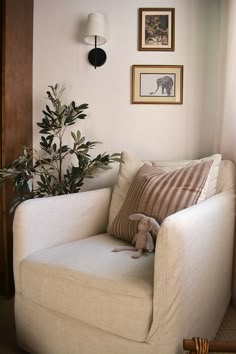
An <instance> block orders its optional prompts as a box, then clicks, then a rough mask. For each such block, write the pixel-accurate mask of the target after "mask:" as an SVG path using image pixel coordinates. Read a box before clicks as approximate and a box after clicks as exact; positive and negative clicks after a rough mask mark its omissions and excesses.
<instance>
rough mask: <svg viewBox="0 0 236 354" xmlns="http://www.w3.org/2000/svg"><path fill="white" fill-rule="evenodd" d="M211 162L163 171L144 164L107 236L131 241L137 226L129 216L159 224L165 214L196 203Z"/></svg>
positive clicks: (167, 214)
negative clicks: (146, 217)
mask: <svg viewBox="0 0 236 354" xmlns="http://www.w3.org/2000/svg"><path fill="white" fill-rule="evenodd" d="M212 163H213V161H207V162H200V163H198V164H196V165H193V166H188V167H184V168H182V169H178V170H174V171H171V172H165V171H163V170H161V169H160V168H158V167H153V166H148V165H146V164H144V165H143V166H142V167H141V168H140V169H139V171H138V172H137V174H136V176H135V177H134V179H133V181H132V182H131V185H130V188H129V190H128V192H127V195H126V198H125V201H124V203H123V205H122V207H121V209H120V211H119V213H118V215H117V216H116V218H115V220H114V222H113V224H112V225H111V234H112V235H114V236H116V237H118V238H121V239H124V240H126V241H132V239H133V237H134V235H135V232H136V230H137V223H134V222H133V221H131V220H129V215H131V214H133V213H142V214H145V215H148V216H151V217H153V218H154V219H156V220H157V221H158V222H159V223H160V224H161V223H162V221H163V220H164V219H165V218H166V217H167V216H169V215H171V214H174V213H175V212H177V211H180V210H182V209H185V208H187V207H190V206H191V205H194V204H196V203H197V202H198V199H199V197H200V195H201V192H202V189H203V187H204V185H205V183H206V181H207V178H208V174H209V171H210V169H211V166H212Z"/></svg>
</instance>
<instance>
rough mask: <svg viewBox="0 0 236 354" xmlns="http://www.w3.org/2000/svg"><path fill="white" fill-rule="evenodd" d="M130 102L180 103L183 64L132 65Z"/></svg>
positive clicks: (181, 100)
mask: <svg viewBox="0 0 236 354" xmlns="http://www.w3.org/2000/svg"><path fill="white" fill-rule="evenodd" d="M132 103H156V104H163V103H164V104H182V103H183V65H133V66H132Z"/></svg>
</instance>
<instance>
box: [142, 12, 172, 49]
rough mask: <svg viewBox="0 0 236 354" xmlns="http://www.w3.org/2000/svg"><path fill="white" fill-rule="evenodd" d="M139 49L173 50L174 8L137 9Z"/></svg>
mask: <svg viewBox="0 0 236 354" xmlns="http://www.w3.org/2000/svg"><path fill="white" fill-rule="evenodd" d="M138 49H139V50H147V51H148V50H150V51H155V50H156V51H174V50H175V9H174V8H146V7H145V8H140V9H139V43H138Z"/></svg>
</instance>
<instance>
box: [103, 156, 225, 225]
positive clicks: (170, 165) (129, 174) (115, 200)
mask: <svg viewBox="0 0 236 354" xmlns="http://www.w3.org/2000/svg"><path fill="white" fill-rule="evenodd" d="M210 160H213V164H212V167H211V171H210V173H209V176H208V180H207V182H206V184H205V187H204V188H203V191H202V194H201V196H200V198H199V202H200V201H202V200H204V199H206V198H209V197H211V196H212V195H214V194H215V192H216V185H217V177H218V172H219V165H220V162H221V155H220V154H214V155H212V156H209V157H205V158H202V159H197V160H181V161H158V160H157V161H142V160H139V159H137V158H136V157H134V156H132V155H131V154H129V153H127V152H122V161H123V163H121V164H120V169H119V173H118V177H117V182H116V184H115V186H114V188H113V193H112V199H111V205H110V210H109V222H108V228H107V230H108V231H110V226H111V224H112V222H113V221H114V219H115V217H116V215H117V214H118V212H119V210H120V208H121V206H122V204H123V202H124V200H125V197H126V194H127V192H128V189H129V187H130V184H131V182H132V180H133V178H134V176H135V175H136V173H137V172H138V170H139V168H140V167H142V166H143V165H144V163H145V164H147V165H150V166H156V167H160V168H161V169H163V170H164V171H166V172H169V171H173V170H176V169H179V168H183V167H186V166H191V165H196V164H197V163H199V162H204V161H210Z"/></svg>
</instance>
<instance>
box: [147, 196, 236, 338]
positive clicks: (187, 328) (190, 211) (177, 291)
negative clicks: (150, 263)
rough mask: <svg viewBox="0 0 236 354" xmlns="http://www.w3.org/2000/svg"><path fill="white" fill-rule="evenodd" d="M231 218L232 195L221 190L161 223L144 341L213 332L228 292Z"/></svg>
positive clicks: (208, 334) (210, 335)
mask: <svg viewBox="0 0 236 354" xmlns="http://www.w3.org/2000/svg"><path fill="white" fill-rule="evenodd" d="M234 218H235V196H234V193H233V192H223V193H219V194H217V195H215V196H213V197H211V198H209V199H208V200H206V201H203V202H201V203H199V204H197V205H194V206H192V207H190V208H187V209H185V210H182V211H180V212H178V213H176V214H174V215H171V216H170V217H168V218H166V220H165V221H164V222H163V224H162V226H161V229H160V231H159V234H158V238H157V243H156V253H155V277H154V297H153V323H152V327H151V330H150V332H149V338H148V340H151V338H152V336H153V335H154V333H156V332H158V331H159V335H158V338H159V340H160V341H161V342H162V341H163V342H164V343H165V341H166V340H168V338H170V337H171V338H172V340H173V338H176V342H178V341H179V338H191V337H193V336H195V337H196V336H199V337H204V338H211V337H212V336H214V335H215V333H216V331H217V329H218V327H219V325H220V323H221V321H222V318H223V315H224V312H225V311H226V308H227V305H228V303H229V300H230V296H231V282H232V263H233V244H234ZM209 328H211V333H209ZM179 344H180V345H182V342H181V343H179Z"/></svg>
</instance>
